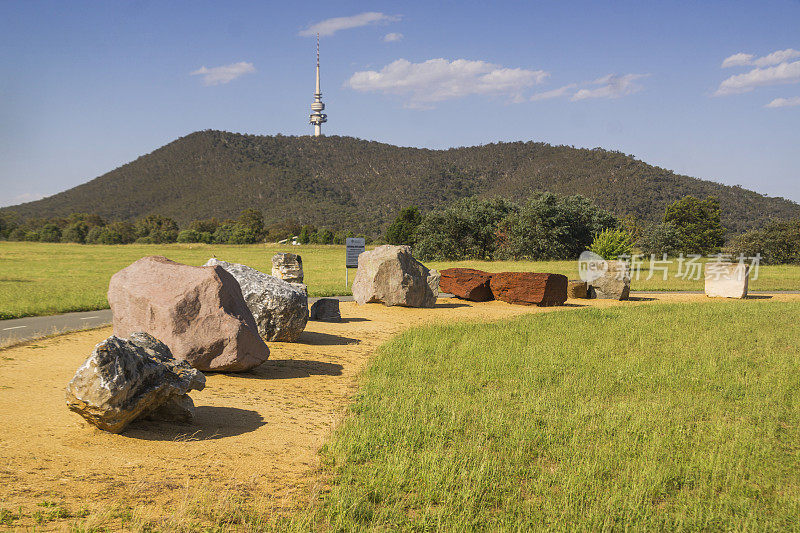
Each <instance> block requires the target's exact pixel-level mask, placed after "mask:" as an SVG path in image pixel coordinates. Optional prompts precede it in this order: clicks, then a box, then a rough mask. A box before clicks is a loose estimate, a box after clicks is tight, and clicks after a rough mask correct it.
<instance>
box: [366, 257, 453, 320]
mask: <svg viewBox="0 0 800 533" xmlns="http://www.w3.org/2000/svg"><path fill="white" fill-rule="evenodd" d="M438 297H439V273H438V272H437V271H435V270H429V269H428V268H427V267H426V266H425V265H423V264H422V263H420V262H419V261H417V260H416V259H414V258H413V257H412V256H411V248H410V247H409V246H392V245H390V244H386V245H383V246H378V247H377V248H375V249H374V250H370V251H368V252H364V253H362V254H361V255H359V256H358V271H357V272H356V277H355V280H354V281H353V298H354V299H355V301H356V302H358V303H359V304H365V303H370V302H382V303H383V304H384V305H387V306H392V305H402V306H406V307H433V306H434V305H436V299H437V298H438Z"/></svg>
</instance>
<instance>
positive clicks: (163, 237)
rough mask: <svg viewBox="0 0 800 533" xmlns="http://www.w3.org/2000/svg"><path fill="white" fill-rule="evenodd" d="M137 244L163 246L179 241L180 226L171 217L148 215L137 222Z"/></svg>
mask: <svg viewBox="0 0 800 533" xmlns="http://www.w3.org/2000/svg"><path fill="white" fill-rule="evenodd" d="M134 228H135V231H136V237H137V239H136V242H140V243H146V244H163V243H168V242H175V241H176V240H177V239H178V224H177V223H176V222H175V221H174V220H172V219H171V218H169V217H162V216H161V215H148V216H146V217H144V218H141V219H139V220H137V221H136V223H135V225H134Z"/></svg>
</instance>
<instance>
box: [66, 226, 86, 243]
mask: <svg viewBox="0 0 800 533" xmlns="http://www.w3.org/2000/svg"><path fill="white" fill-rule="evenodd" d="M88 234H89V225H88V224H87V223H86V222H83V221H78V222H73V223H72V224H70V225H69V226H67V227H66V229H65V230H64V233H63V234H62V235H61V242H77V243H79V244H84V243H85V242H86V236H87V235H88Z"/></svg>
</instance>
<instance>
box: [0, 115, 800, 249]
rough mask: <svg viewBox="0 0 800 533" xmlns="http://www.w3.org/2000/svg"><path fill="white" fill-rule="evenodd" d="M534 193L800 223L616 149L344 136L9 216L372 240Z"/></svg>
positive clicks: (139, 177) (770, 206)
mask: <svg viewBox="0 0 800 533" xmlns="http://www.w3.org/2000/svg"><path fill="white" fill-rule="evenodd" d="M537 191H551V192H554V193H558V194H564V195H571V194H581V195H584V196H586V197H588V198H590V199H592V200H594V202H595V203H596V204H597V205H598V206H599V207H601V208H604V209H607V210H609V211H611V212H613V213H614V214H616V215H618V216H624V215H628V214H630V215H634V216H635V217H636V218H638V219H640V220H643V221H653V222H654V221H658V220H660V219H661V218H662V217H663V214H664V209H665V207H666V206H667V204H669V203H670V202H672V201H675V200H677V199H679V198H681V197H683V196H686V195H693V196H695V197H697V198H705V197H706V196H716V197H717V198H719V200H720V206H721V209H722V222H723V225H724V226H725V228H726V229H727V230H728V231H730V232H734V233H740V232H742V231H745V230H747V229H751V228H760V227H762V226H764V225H765V224H766V223H767V222H768V221H769V220H771V219H788V218H794V217H797V216H800V205H798V204H796V203H794V202H791V201H789V200H785V199H783V198H770V197H766V196H763V195H761V194H758V193H756V192H753V191H748V190H746V189H743V188H741V187H730V186H725V185H720V184H718V183H713V182H709V181H703V180H699V179H695V178H691V177H688V176H681V175H677V174H675V173H673V172H671V171H669V170H666V169H662V168H659V167H654V166H651V165H648V164H646V163H644V162H642V161H638V160H636V159H634V158H633V157H631V156H628V155H625V154H622V153H620V152H612V151H608V150H602V149H599V148H596V149H591V150H589V149H577V148H572V147H568V146H551V145H549V144H545V143H535V142H525V143H523V142H513V143H499V144H488V145H483V146H473V147H467V148H452V149H449V150H428V149H422V148H406V147H398V146H392V145H389V144H383V143H378V142H372V141H364V140H360V139H355V138H352V137H337V136H333V137H323V138H313V137H286V136H281V135H278V136H256V135H241V134H235V133H228V132H222V131H201V132H196V133H192V134H190V135H187V136H185V137H182V138H180V139H177V140H176V141H174V142H172V143H170V144H168V145H166V146H163V147H161V148H159V149H157V150H155V151H154V152H152V153H150V154H147V155H144V156H142V157H139V158H138V159H136V160H135V161H132V162H130V163H128V164H125V165H123V166H121V167H120V168H117V169H115V170H112V171H111V172H108V173H107V174H104V175H103V176H100V177H98V178H96V179H94V180H92V181H90V182H88V183H85V184H83V185H79V186H77V187H74V188H72V189H70V190H67V191H64V192H62V193H59V194H56V195H54V196H51V197H49V198H45V199H42V200H39V201H36V202H30V203H26V204H21V205H18V206H13V207H10V208H6V209H5V211H14V212H16V213H18V214H19V215H20V216H21V217H23V218H30V217H53V216H62V217H65V216H67V215H69V214H71V213H75V212H83V213H96V214H98V215H101V216H103V217H105V218H108V219H110V220H133V219H136V218H139V217H142V216H145V215H150V214H158V215H164V216H168V217H172V218H174V219H175V220H176V221H178V222H179V223H181V224H184V223H187V222H189V221H190V220H194V219H201V218H209V217H218V218H221V219H223V218H228V217H232V216H235V215H236V214H238V213H239V212H240V211H242V210H244V209H247V208H253V209H257V210H260V211H262V212H263V213H264V218H265V221H266V222H267V224H271V223H275V222H278V221H282V220H292V221H294V222H297V223H300V224H314V225H316V226H326V227H329V228H331V229H333V230H335V231H336V230H351V231H353V232H355V233H362V232H363V233H367V234H370V235H378V234H381V233H382V232H383V230H384V229H385V227H386V226H387V225H388V224H389V222H391V220H392V219H393V218H394V217H395V215H397V213H398V212H399V211H400V209H401V208H403V207H405V206H408V205H418V206H419V207H420V208H421V209H422V210H423V211H427V210H430V209H432V208H434V207H437V206H441V205H442V204H445V203H450V202H452V201H454V200H457V199H460V198H465V197H469V196H474V195H480V196H502V197H504V198H508V199H510V200H515V201H518V200H523V199H525V198H527V197H528V196H529V195H531V193H533V192H537Z"/></svg>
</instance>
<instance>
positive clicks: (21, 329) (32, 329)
mask: <svg viewBox="0 0 800 533" xmlns="http://www.w3.org/2000/svg"><path fill="white" fill-rule="evenodd" d="M681 292H682V293H683V294H703V291H681ZM631 294H632V295H642V294H663V293H659V292H658V291H650V292H646V291H635V292H632V293H631ZM750 294H800V291H751V292H750ZM450 296H452V295H450V294H440V295H439V297H440V298H448V297H450ZM332 298H336V299H337V300H339V301H340V302H350V301H352V300H353V297H352V296H332ZM317 300H319V298H309V299H308V305H309V306H310V305H311V304H313V303H314V302H316V301H317ZM109 324H111V309H102V310H100V311H86V312H83V313H65V314H63V315H53V316H31V317H27V318H13V319H11V320H0V346H7V345H9V344H16V343H18V342H26V341H32V340H36V339H39V338H41V337H46V336H47V335H52V334H54V333H66V332H68V331H78V330H81V329H91V328H97V327H100V326H106V325H109Z"/></svg>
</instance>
